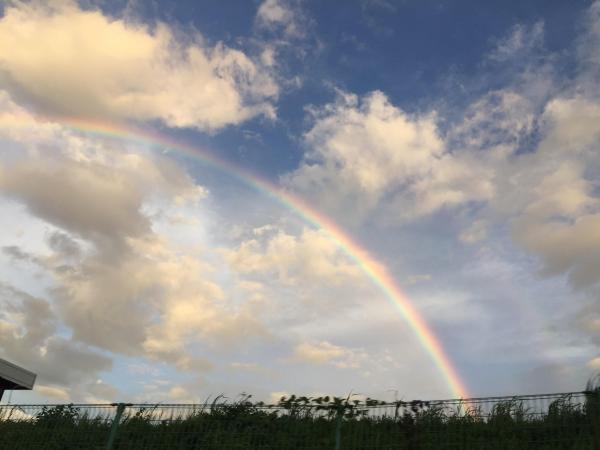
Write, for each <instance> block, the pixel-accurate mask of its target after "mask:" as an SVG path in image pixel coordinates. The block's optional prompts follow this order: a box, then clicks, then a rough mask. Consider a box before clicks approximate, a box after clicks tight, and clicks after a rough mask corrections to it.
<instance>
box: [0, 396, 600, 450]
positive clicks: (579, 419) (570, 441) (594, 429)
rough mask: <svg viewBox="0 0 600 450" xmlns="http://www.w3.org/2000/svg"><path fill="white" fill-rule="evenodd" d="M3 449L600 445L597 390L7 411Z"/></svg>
mask: <svg viewBox="0 0 600 450" xmlns="http://www.w3.org/2000/svg"><path fill="white" fill-rule="evenodd" d="M0 449H11V450H12V449H15V450H17V449H23V450H25V449H26V450H35V449H48V450H67V449H99V450H100V449H102V450H126V449H169V450H170V449H181V450H183V449H186V450H187V449H232V450H233V449H236V450H237V449H240V450H241V449H265V450H266V449H269V450H271V449H272V450H275V449H277V450H279V449H306V450H308V449H315V450H316V449H327V450H334V449H335V450H342V449H344V450H350V449H353V450H354V449H356V450H359V449H360V450H363V449H364V450H366V449H381V450H392V449H394V450H396V449H398V450H399V449H503V450H504V449H590V450H591V449H600V391H598V390H595V391H586V392H571V393H562V394H546V395H524V396H515V397H486V398H471V399H460V400H433V401H420V400H414V401H410V402H406V401H397V402H393V403H384V402H380V401H377V400H372V399H366V400H356V399H352V398H351V397H349V398H345V399H344V398H336V397H333V398H330V397H319V398H309V397H294V396H292V397H290V398H287V399H282V401H280V402H279V404H278V405H265V404H263V403H253V402H250V401H249V397H246V398H242V399H240V400H239V401H236V402H226V401H223V399H221V401H214V402H212V403H207V404H186V405H181V404H179V405H170V404H159V405H151V404H125V403H118V404H112V405H73V404H69V405H0Z"/></svg>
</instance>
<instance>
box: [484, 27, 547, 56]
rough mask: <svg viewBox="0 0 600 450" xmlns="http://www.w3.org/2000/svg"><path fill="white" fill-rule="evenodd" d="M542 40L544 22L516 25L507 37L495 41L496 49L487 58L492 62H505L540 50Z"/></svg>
mask: <svg viewBox="0 0 600 450" xmlns="http://www.w3.org/2000/svg"><path fill="white" fill-rule="evenodd" d="M543 40H544V22H541V21H538V22H536V23H534V24H533V25H531V26H525V25H523V24H517V25H515V26H514V27H513V28H512V30H511V31H510V33H509V34H508V36H505V37H504V38H502V39H499V40H498V41H497V43H496V47H495V48H494V50H493V51H492V52H491V53H490V54H489V56H488V57H489V58H490V59H491V60H494V61H498V62H505V61H507V60H509V59H514V58H517V57H519V56H523V55H524V54H529V53H531V51H532V50H535V49H538V48H540V47H541V46H542V45H543Z"/></svg>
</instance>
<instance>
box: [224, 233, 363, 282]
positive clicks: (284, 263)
mask: <svg viewBox="0 0 600 450" xmlns="http://www.w3.org/2000/svg"><path fill="white" fill-rule="evenodd" d="M254 234H255V238H253V239H248V240H245V241H243V242H241V243H240V244H239V246H238V247H237V248H235V249H224V250H223V251H222V253H223V255H224V256H225V258H226V260H227V261H228V262H229V264H230V265H231V266H232V267H233V268H234V269H235V270H236V272H238V273H242V274H243V273H248V274H258V275H261V276H267V277H270V279H271V280H277V281H279V282H282V283H284V284H287V285H291V286H298V287H300V285H305V284H307V283H315V284H323V283H327V284H328V285H330V286H331V285H334V286H335V285H342V284H343V283H348V282H351V283H356V282H360V280H361V279H362V277H363V275H362V272H361V271H360V268H359V267H358V266H357V265H356V264H354V263H353V262H352V261H350V260H349V259H348V257H347V256H345V255H344V254H343V253H342V251H341V250H340V248H339V247H338V245H337V244H336V243H335V242H334V241H333V240H332V239H331V238H330V237H329V236H328V235H326V234H325V232H323V231H320V230H311V229H308V228H304V229H303V230H302V232H301V234H300V235H297V236H296V235H293V234H288V233H286V232H285V231H284V230H282V229H279V228H277V227H275V228H273V226H268V227H261V228H258V229H256V230H255V233H254Z"/></svg>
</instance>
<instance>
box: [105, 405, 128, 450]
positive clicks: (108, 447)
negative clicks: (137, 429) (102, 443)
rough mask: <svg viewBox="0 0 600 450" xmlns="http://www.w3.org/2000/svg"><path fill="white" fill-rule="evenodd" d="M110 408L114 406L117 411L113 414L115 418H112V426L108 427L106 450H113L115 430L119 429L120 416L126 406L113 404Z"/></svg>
mask: <svg viewBox="0 0 600 450" xmlns="http://www.w3.org/2000/svg"><path fill="white" fill-rule="evenodd" d="M112 406H116V407H117V411H116V412H115V417H114V418H113V422H112V426H111V427H110V434H109V435H108V442H106V450H113V445H114V443H115V438H116V437H117V429H118V428H119V423H120V422H121V416H122V415H123V411H125V407H126V406H128V404H126V403H113V404H112Z"/></svg>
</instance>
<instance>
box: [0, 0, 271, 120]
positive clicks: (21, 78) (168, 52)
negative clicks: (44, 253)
mask: <svg viewBox="0 0 600 450" xmlns="http://www.w3.org/2000/svg"><path fill="white" fill-rule="evenodd" d="M57 43H60V44H59V45H57ZM14 49H19V50H18V51H14ZM0 86H1V87H4V88H8V89H9V90H11V91H12V92H13V93H14V94H15V95H17V96H18V98H20V99H21V100H22V101H23V102H26V103H28V104H32V105H35V106H36V107H37V108H38V109H39V110H41V111H42V112H44V113H47V114H51V115H63V116H77V117H86V118H93V119H98V118H101V119H115V120H119V119H133V120H154V119H157V120H161V121H162V122H164V123H165V124H167V125H168V126H171V127H195V128H198V129H202V130H208V131H213V130H217V129H219V128H222V127H224V126H227V125H230V124H238V123H240V122H243V121H245V120H247V119H249V118H251V117H254V116H257V115H264V116H266V117H269V118H273V117H274V116H275V109H274V107H273V105H272V100H273V99H275V98H276V96H277V94H278V86H277V84H276V83H275V82H274V81H273V79H272V78H271V77H270V75H269V74H268V73H266V72H265V71H264V70H262V69H261V66H260V65H258V64H256V63H255V62H254V61H253V60H252V59H251V58H250V57H249V56H248V55H246V54H244V53H243V52H241V51H239V50H235V49H232V48H229V47H226V46H225V45H223V44H221V43H218V44H217V45H215V46H209V45H208V44H206V42H205V41H204V39H203V38H202V36H200V35H196V36H195V37H194V38H193V40H191V41H188V42H184V41H182V40H181V39H180V38H179V35H178V34H177V33H176V31H174V30H173V29H172V28H171V27H169V26H168V25H167V24H164V23H158V24H157V25H156V26H152V27H151V26H149V25H146V24H144V23H141V22H139V21H132V20H128V19H124V18H118V17H109V16H107V15H105V14H103V13H102V12H101V11H99V10H93V9H92V10H85V9H82V8H81V7H79V6H78V5H77V3H75V2H74V1H61V2H51V3H50V4H45V3H43V2H37V1H35V2H31V3H25V2H18V3H12V4H9V5H7V6H6V7H5V8H4V16H3V17H2V18H0Z"/></svg>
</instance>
